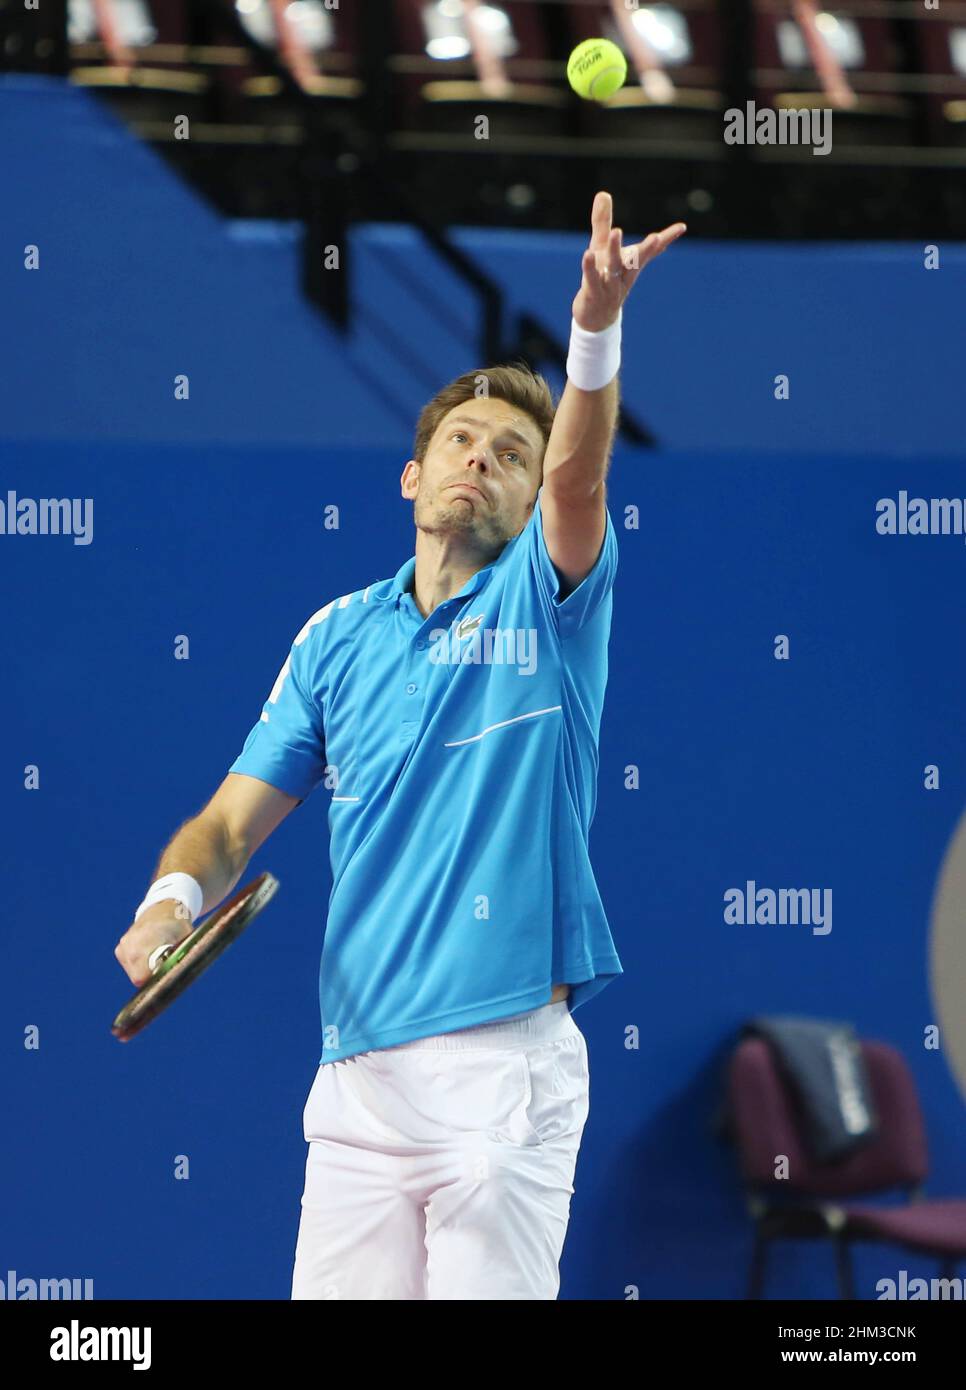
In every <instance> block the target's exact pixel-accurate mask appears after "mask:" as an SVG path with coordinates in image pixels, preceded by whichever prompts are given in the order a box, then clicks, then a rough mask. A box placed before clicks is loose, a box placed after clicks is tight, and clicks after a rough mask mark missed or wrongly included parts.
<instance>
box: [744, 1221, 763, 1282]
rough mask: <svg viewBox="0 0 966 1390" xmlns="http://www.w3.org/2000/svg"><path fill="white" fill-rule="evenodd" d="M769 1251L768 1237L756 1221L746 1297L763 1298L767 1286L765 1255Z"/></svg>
mask: <svg viewBox="0 0 966 1390" xmlns="http://www.w3.org/2000/svg"><path fill="white" fill-rule="evenodd" d="M767 1253H768V1237H767V1236H766V1235H765V1233H764V1232H763V1231H762V1229H761V1226H760V1225H759V1224H758V1223H757V1222H756V1223H755V1246H754V1249H753V1250H752V1252H751V1269H750V1271H749V1275H748V1292H747V1293H746V1294H745V1297H746V1298H761V1296H762V1291H763V1289H764V1287H765V1257H766V1255H767Z"/></svg>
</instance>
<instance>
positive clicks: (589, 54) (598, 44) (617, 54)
mask: <svg viewBox="0 0 966 1390" xmlns="http://www.w3.org/2000/svg"><path fill="white" fill-rule="evenodd" d="M626 77H627V60H626V59H625V57H624V55H623V53H622V52H621V51H620V49H619V48H618V47H617V44H616V43H611V41H610V39H584V41H583V43H579V44H578V45H577V47H576V48H575V49H574V51H573V53H571V55H570V57H569V58H568V59H567V81H568V82H569V83H570V85H571V87H573V89H574V91H575V92H576V93H577V95H578V96H579V97H584V98H585V100H587V101H606V100H607V98H608V97H611V96H613V95H614V93H615V92H616V91H617V89H618V88H619V87H623V85H624V80H625V78H626Z"/></svg>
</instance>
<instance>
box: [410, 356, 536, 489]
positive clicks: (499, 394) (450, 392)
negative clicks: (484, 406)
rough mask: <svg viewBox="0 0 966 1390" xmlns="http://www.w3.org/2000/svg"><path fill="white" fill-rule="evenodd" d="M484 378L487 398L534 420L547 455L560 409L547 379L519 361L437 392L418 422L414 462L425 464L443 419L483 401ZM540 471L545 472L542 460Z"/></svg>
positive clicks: (463, 378) (469, 375)
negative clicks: (468, 404) (461, 407)
mask: <svg viewBox="0 0 966 1390" xmlns="http://www.w3.org/2000/svg"><path fill="white" fill-rule="evenodd" d="M481 378H485V379H486V382H487V391H486V394H487V396H488V397H489V398H490V399H491V400H493V399H495V400H500V401H506V402H507V403H508V404H509V405H515V406H516V407H517V409H518V410H522V411H525V412H526V414H527V415H529V416H530V418H531V420H532V421H533V423H534V424H535V425H536V427H537V429H538V430H539V431H540V433H541V435H542V436H543V446H544V450H545V451H546V447H547V440H548V439H549V438H550V430H551V428H552V427H553V417H554V415H555V414H556V411H557V406H556V403H555V402H554V399H553V394H552V392H551V390H550V387H549V386H548V385H547V383H546V381H545V380H544V378H543V377H542V376H539V375H538V374H537V373H536V372H533V371H531V370H530V368H529V367H528V366H527V364H526V363H525V362H520V361H517V362H514V363H512V364H511V365H510V366H505V367H485V368H484V367H481V368H479V369H478V370H477V371H473V372H464V373H463V375H462V376H458V377H457V378H456V380H455V381H451V382H450V384H449V385H448V386H444V387H443V389H442V390H441V391H437V392H436V395H435V396H434V397H433V399H432V400H431V401H428V402H427V403H426V405H424V406H423V408H422V410H421V411H420V413H419V419H418V420H417V422H416V439H415V442H414V444H413V458H414V459H415V460H416V462H417V463H422V461H423V459H424V458H425V457H426V450H427V449H428V448H429V445H430V442H431V440H432V438H433V435H434V434H435V433H436V430H437V427H438V426H439V422H440V421H441V420H442V419H443V417H444V416H445V415H448V414H449V412H450V411H451V410H452V409H453V407H454V406H457V405H462V403H463V402H464V401H472V400H476V399H478V398H479V396H480V394H481V393H480V391H479V385H480V379H481ZM540 467H541V471H542V469H543V457H542V456H541V459H540Z"/></svg>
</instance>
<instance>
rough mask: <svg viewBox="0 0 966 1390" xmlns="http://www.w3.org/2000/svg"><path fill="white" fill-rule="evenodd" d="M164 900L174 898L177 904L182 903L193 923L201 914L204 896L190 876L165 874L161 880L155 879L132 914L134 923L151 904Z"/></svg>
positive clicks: (197, 883) (202, 890)
mask: <svg viewBox="0 0 966 1390" xmlns="http://www.w3.org/2000/svg"><path fill="white" fill-rule="evenodd" d="M165 898H176V899H177V900H178V902H179V903H183V904H184V906H185V907H186V908H187V909H188V913H189V915H190V917H191V920H192V922H194V920H195V918H196V917H197V916H198V915H199V913H200V912H201V907H202V904H203V903H204V900H205V894H204V889H203V888H202V886H201V884H200V883H199V882H198V880H197V879H194V878H192V877H191V875H190V874H165V875H164V877H163V878H159V879H156V880H155V882H154V883H152V884H151V887H150V888H149V889H148V891H147V893H146V895H145V898H144V902H143V903H142V904H141V906H140V907H139V908H138V910H137V912H135V914H134V920H135V922H136V921H137V919H138V918H139V917H140V915H141V913H142V912H144V911H146V910H147V909H148V908H149V907H151V905H152V904H153V903H160V902H163V901H164V899H165Z"/></svg>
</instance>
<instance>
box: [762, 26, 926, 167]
mask: <svg viewBox="0 0 966 1390" xmlns="http://www.w3.org/2000/svg"><path fill="white" fill-rule="evenodd" d="M753 4H754V10H755V40H754V42H755V53H754V66H755V71H754V85H755V101H756V102H757V104H758V105H759V106H768V107H772V108H773V109H775V110H780V109H782V108H786V109H788V108H793V109H802V108H810V107H816V108H823V107H827V106H828V98H827V97H826V95H825V93H824V91H823V89H822V85H821V82H820V81H819V78H818V76H817V74H816V72H815V70H814V68H813V66H812V59H811V56H810V55H809V52H808V48H807V45H806V43H805V39H804V36H803V34H802V31H801V28H800V27H799V25H798V24H797V23H796V21H795V19H794V17H793V15H792V13H791V6H790V5H789V4H787V3H785V0H753ZM829 17H830V18H831V19H834V21H835V22H836V25H837V37H836V39H835V42H834V43H833V51H835V54H836V57H837V58H838V59H839V62H840V63H841V65H842V69H843V71H844V73H845V75H846V77H847V78H848V80H849V83H850V85H851V86H852V88H853V90H854V92H855V95H856V97H857V99H858V101H857V105H856V106H854V107H853V108H851V109H849V110H846V109H844V108H841V109H838V110H836V111H835V112H834V114H833V118H832V123H833V126H834V132H835V140H836V142H838V143H841V144H848V145H911V144H913V143H914V142H915V138H916V103H915V102H914V101H913V100H912V98H911V97H910V96H909V95H907V94H906V92H905V91H904V90H903V88H904V79H903V74H902V73H901V71H900V53H899V49H898V47H897V45H896V43H895V39H894V35H893V31H892V28H891V26H890V24H889V21H888V20H886V19H884V18H881V17H879V16H875V15H868V14H864V13H856V14H854V15H852V14H848V13H846V12H844V11H838V12H835V13H831V12H830V14H829Z"/></svg>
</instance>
